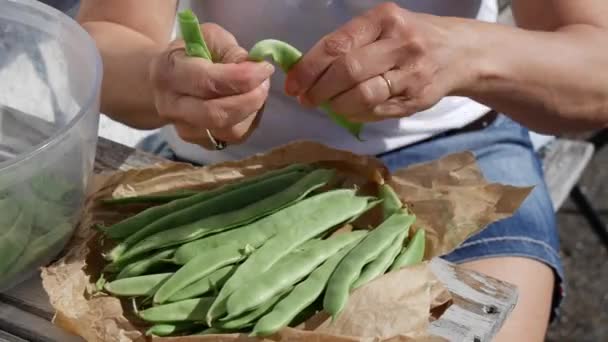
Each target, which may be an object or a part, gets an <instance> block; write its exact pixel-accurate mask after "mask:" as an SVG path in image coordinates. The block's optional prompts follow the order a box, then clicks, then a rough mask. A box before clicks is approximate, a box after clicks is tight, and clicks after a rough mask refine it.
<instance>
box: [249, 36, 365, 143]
mask: <svg viewBox="0 0 608 342" xmlns="http://www.w3.org/2000/svg"><path fill="white" fill-rule="evenodd" d="M268 57H270V58H271V59H272V61H273V62H274V63H276V64H278V65H279V66H280V67H281V69H282V70H283V72H285V73H288V72H289V71H290V70H291V69H292V68H293V66H294V65H295V64H296V63H297V62H299V61H300V59H301V58H302V53H301V52H300V51H299V50H298V49H296V48H295V47H293V46H291V45H289V44H287V43H285V42H282V41H280V40H276V39H265V40H262V41H259V42H257V43H256V44H255V45H254V46H253V47H252V48H251V50H250V51H249V59H251V60H254V61H263V60H264V59H266V58H268ZM321 108H323V109H324V110H325V111H326V112H327V114H328V115H329V117H330V118H331V119H332V120H333V121H334V122H335V123H337V124H338V125H340V126H342V127H344V128H345V129H346V130H348V132H349V133H351V134H352V135H353V136H354V137H355V138H357V139H358V140H361V138H360V135H361V131H362V129H363V125H362V124H360V123H354V122H350V121H348V120H347V119H346V118H345V117H344V116H342V115H340V114H337V113H335V112H334V111H333V110H332V109H331V107H330V106H329V104H327V103H324V104H322V105H321Z"/></svg>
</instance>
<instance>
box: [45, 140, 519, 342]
mask: <svg viewBox="0 0 608 342" xmlns="http://www.w3.org/2000/svg"><path fill="white" fill-rule="evenodd" d="M292 163H317V164H319V165H322V166H326V167H333V168H336V169H337V170H338V171H339V174H340V175H341V176H343V177H344V178H343V179H344V181H345V184H356V185H358V186H359V187H360V188H361V189H362V191H365V189H376V187H377V185H378V184H381V183H383V182H388V183H389V184H391V185H392V186H393V187H394V188H395V190H396V191H397V193H398V195H399V196H400V198H401V199H402V200H403V201H404V203H405V204H406V205H407V206H408V208H409V209H410V210H411V211H412V212H413V213H414V214H415V215H416V216H417V221H416V224H415V225H414V226H413V229H412V234H413V233H414V232H415V231H416V230H417V229H421V228H423V229H426V231H427V237H428V238H427V248H426V255H425V260H429V259H431V258H433V257H437V256H441V255H444V254H446V253H448V252H450V251H452V250H453V249H455V248H456V247H457V246H458V245H459V244H461V243H462V242H463V241H465V240H466V239H467V238H468V237H470V236H471V235H473V234H475V233H476V232H479V231H480V230H481V229H483V228H484V227H485V226H487V225H488V224H489V223H492V222H495V221H498V220H500V219H504V218H506V217H509V216H510V215H512V214H513V213H514V212H515V211H516V210H517V208H518V207H519V205H520V204H521V203H522V202H523V200H524V199H525V198H526V196H527V195H528V194H529V192H530V190H531V188H516V187H512V186H508V185H500V184H489V183H488V182H486V181H485V180H484V178H483V176H482V174H481V172H480V170H479V168H478V167H477V165H476V163H475V158H474V156H473V155H472V154H471V153H468V152H464V153H458V154H453V155H449V156H446V157H444V158H442V159H439V160H436V161H433V162H430V163H424V164H419V165H414V166H411V167H408V168H406V169H402V170H398V171H397V172H395V173H394V174H393V175H392V176H391V175H389V173H388V171H387V169H386V168H385V167H384V165H383V164H382V163H381V162H380V161H379V160H377V159H375V158H373V157H367V156H360V155H355V154H352V153H350V152H346V151H340V150H335V149H332V148H329V147H326V146H324V145H321V144H318V143H313V142H294V143H291V144H288V145H285V146H282V147H279V148H277V149H274V150H271V151H269V152H268V153H264V154H259V155H255V156H252V157H250V158H247V159H244V160H240V161H233V162H226V163H221V164H216V165H211V166H207V167H193V166H190V165H187V164H178V163H165V164H159V165H154V166H151V167H149V168H145V169H135V170H129V171H124V172H114V173H111V174H104V175H100V176H97V177H96V178H95V180H94V184H93V186H92V191H91V195H90V196H89V197H88V200H87V205H86V208H85V211H84V214H83V217H82V220H81V223H80V224H79V226H78V228H77V231H76V233H75V236H74V237H73V239H72V241H71V242H70V244H69V246H68V247H67V249H66V254H65V256H63V257H62V258H61V259H59V260H58V261H57V262H55V263H54V264H52V265H50V266H48V267H46V268H43V270H42V279H43V285H44V288H45V290H46V291H47V293H48V295H49V298H50V301H51V304H52V305H53V307H54V308H55V309H56V310H57V313H56V316H55V319H54V322H55V324H57V325H58V326H60V327H62V328H64V329H65V330H67V331H69V332H72V333H74V334H77V335H80V336H82V337H83V338H84V339H85V340H87V341H104V342H109V341H112V342H114V341H121V342H122V341H144V340H146V337H145V336H144V335H143V333H142V332H143V331H145V329H144V327H143V326H138V324H139V323H138V322H137V320H129V319H128V318H127V317H130V318H132V317H133V316H130V315H132V314H131V313H130V312H129V310H128V308H127V306H126V305H127V304H125V303H124V302H121V301H120V300H119V299H117V298H113V297H110V296H107V295H105V294H100V293H97V294H93V288H94V282H95V281H96V280H97V278H98V276H99V274H100V270H101V268H102V267H103V260H102V258H101V257H100V251H101V250H103V249H104V246H102V245H101V242H100V241H102V240H100V239H99V236H98V232H96V231H95V230H94V229H93V228H92V227H93V225H94V224H97V223H103V224H106V225H107V224H111V223H114V222H116V221H118V220H120V219H122V218H124V217H125V216H127V215H129V214H132V213H133V212H134V211H137V210H141V209H143V208H142V207H137V206H125V207H121V208H116V207H114V206H112V207H108V206H104V205H102V204H101V203H100V201H99V199H101V198H108V197H112V196H113V197H124V196H132V195H143V194H152V193H157V192H163V191H171V190H176V189H206V188H210V187H215V186H218V185H221V184H225V183H228V182H233V181H235V180H238V179H240V178H243V177H248V176H252V175H255V174H259V173H262V172H265V171H267V170H270V169H276V168H280V167H284V166H286V165H289V164H292ZM450 299H451V297H450V295H449V292H448V291H447V289H446V288H445V287H444V286H443V285H442V284H441V283H440V282H439V281H438V280H437V278H436V277H435V276H434V275H433V273H432V272H431V271H430V268H429V267H428V263H427V262H424V263H421V264H419V265H416V266H413V267H409V268H405V269H402V270H400V271H398V272H391V273H388V274H386V275H384V276H382V277H380V278H378V279H376V280H374V281H372V282H370V283H369V284H368V285H366V286H364V287H361V288H359V289H357V290H356V291H354V292H353V293H352V295H351V297H350V298H349V302H348V304H347V307H346V308H345V309H344V311H343V313H342V314H341V315H340V316H339V318H338V319H337V320H336V321H334V322H332V321H331V319H330V318H328V317H327V315H326V314H325V313H323V312H321V313H318V314H317V315H315V316H314V317H312V318H310V319H309V320H308V321H307V322H305V323H303V324H302V325H301V326H299V327H296V328H285V329H283V330H281V331H280V332H278V333H277V334H275V335H273V336H269V337H267V338H265V339H261V338H250V337H247V336H246V335H208V336H201V337H176V338H154V341H175V342H186V341H217V342H228V341H230V342H233V341H261V340H265V341H319V342H325V341H387V342H388V341H391V342H397V341H399V342H405V341H441V340H443V339H441V338H439V337H435V336H428V335H427V329H428V326H429V322H430V320H431V319H435V318H436V317H435V318H432V317H431V310H432V309H433V308H436V307H438V306H441V305H446V303H448V304H449V301H450Z"/></svg>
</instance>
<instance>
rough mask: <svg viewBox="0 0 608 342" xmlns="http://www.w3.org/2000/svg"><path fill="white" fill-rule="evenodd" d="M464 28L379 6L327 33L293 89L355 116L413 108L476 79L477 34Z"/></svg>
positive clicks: (298, 71) (292, 80) (299, 68)
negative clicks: (474, 49) (475, 42)
mask: <svg viewBox="0 0 608 342" xmlns="http://www.w3.org/2000/svg"><path fill="white" fill-rule="evenodd" d="M459 27H461V25H458V20H455V19H446V18H440V17H435V16H431V15H425V14H419V13H413V12H410V11H408V10H406V9H404V8H401V7H399V6H398V5H395V4H394V3H385V4H382V5H379V6H377V7H375V8H373V9H371V10H370V11H369V12H367V13H365V14H363V15H362V16H359V17H356V18H354V19H352V20H351V21H350V22H348V23H347V24H345V25H344V26H342V27H341V28H340V29H338V30H337V31H335V32H333V33H331V34H329V35H327V36H325V37H324V38H323V39H321V40H320V41H319V42H318V43H317V44H316V45H315V46H314V47H313V48H312V49H311V50H310V51H309V52H308V53H306V54H305V55H304V56H303V57H302V59H301V60H300V61H299V62H298V63H297V64H296V65H295V66H294V68H293V69H292V70H291V71H290V73H289V75H288V78H287V81H286V91H287V93H288V94H289V95H292V96H298V97H299V99H300V102H301V103H302V104H304V105H307V106H315V107H316V106H318V105H320V104H322V103H326V102H328V103H329V104H330V106H331V107H332V109H333V110H334V111H335V112H337V113H339V114H341V115H344V116H346V117H347V118H348V119H349V120H351V121H354V122H370V121H379V120H384V119H389V118H399V117H405V116H409V115H412V114H414V113H416V112H419V111H422V110H425V109H428V108H430V107H432V106H433V105H434V104H436V103H437V102H438V101H439V100H441V98H443V97H444V96H447V95H455V94H457V93H459V92H461V91H464V90H465V89H466V88H467V87H468V85H470V84H472V83H473V82H474V81H475V79H476V75H475V70H474V68H473V67H472V65H473V64H474V63H473V61H474V60H475V57H476V56H475V54H476V53H477V52H476V51H472V49H471V48H470V47H469V46H472V45H474V37H471V36H470V30H461V29H459Z"/></svg>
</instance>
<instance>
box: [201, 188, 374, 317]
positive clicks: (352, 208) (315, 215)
mask: <svg viewBox="0 0 608 342" xmlns="http://www.w3.org/2000/svg"><path fill="white" fill-rule="evenodd" d="M368 200H369V199H368V198H366V197H357V196H356V195H355V190H349V189H339V190H331V191H327V192H324V193H321V194H319V195H316V196H312V197H310V198H309V199H308V200H304V201H301V202H299V203H297V204H295V205H293V206H291V207H288V208H286V209H284V210H282V211H279V212H277V213H276V214H275V216H269V217H268V220H269V221H271V223H268V224H272V225H282V226H284V227H286V228H285V229H284V231H282V232H280V233H278V234H276V235H275V236H273V237H272V238H270V239H269V240H268V242H266V243H264V245H263V246H262V247H261V248H259V249H258V250H256V251H254V252H253V253H252V254H251V255H250V256H249V257H248V258H247V260H246V261H245V262H244V263H243V264H242V265H240V266H239V267H238V268H237V270H236V272H235V273H234V274H233V275H232V277H230V278H229V279H228V281H226V283H225V284H224V286H223V287H222V289H221V290H220V293H219V294H218V297H217V299H216V301H215V302H214V303H213V306H212V308H211V309H210V310H209V315H208V317H207V324H209V325H210V326H211V325H212V324H211V322H213V321H214V320H215V319H216V318H219V317H221V316H220V315H222V314H224V313H225V312H226V300H227V299H228V296H229V295H230V294H232V292H233V291H234V290H236V289H237V288H238V287H240V286H242V285H243V284H246V283H248V282H249V281H250V280H251V279H252V278H254V277H255V276H256V274H258V273H260V272H265V271H266V270H267V269H269V268H270V267H271V266H272V265H273V264H274V263H275V262H276V261H277V260H279V259H281V258H282V257H283V256H285V255H287V254H288V253H289V252H291V251H292V250H294V249H295V248H297V247H298V246H299V245H301V244H302V243H303V242H305V241H307V240H310V239H311V238H313V237H315V236H317V235H319V234H320V233H322V232H324V231H326V230H328V229H330V228H332V227H334V226H336V225H337V224H340V223H343V222H344V221H346V220H348V219H350V218H351V217H353V216H355V215H357V214H359V213H360V212H361V211H362V210H365V208H366V207H367V203H368ZM319 204H321V205H319ZM258 222H260V221H258ZM262 224H264V223H262ZM277 231H278V230H277Z"/></svg>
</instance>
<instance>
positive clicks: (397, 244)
mask: <svg viewBox="0 0 608 342" xmlns="http://www.w3.org/2000/svg"><path fill="white" fill-rule="evenodd" d="M406 236H407V234H406V232H403V233H401V234H399V235H398V236H397V237H396V238H395V241H393V243H392V244H391V245H390V247H388V248H387V249H386V250H384V251H383V252H382V253H380V255H379V256H378V257H377V258H376V259H374V260H372V261H371V262H370V263H369V264H367V265H365V267H363V270H362V271H361V275H360V276H359V278H358V279H357V280H356V281H355V282H354V283H353V285H352V286H351V289H352V290H354V289H357V288H359V287H361V286H363V285H365V284H367V283H369V282H370V281H372V280H374V279H376V278H377V277H379V276H381V275H383V274H384V273H386V271H387V270H388V269H389V268H390V267H391V264H392V263H393V261H394V260H395V258H396V257H397V255H399V252H400V251H401V247H403V240H404V239H405V237H406Z"/></svg>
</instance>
